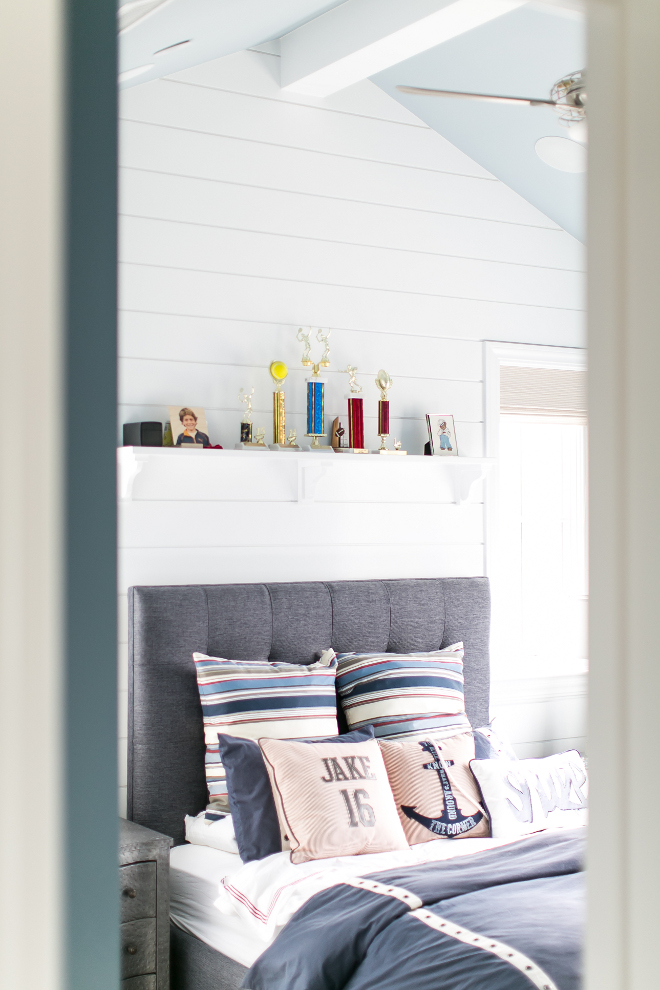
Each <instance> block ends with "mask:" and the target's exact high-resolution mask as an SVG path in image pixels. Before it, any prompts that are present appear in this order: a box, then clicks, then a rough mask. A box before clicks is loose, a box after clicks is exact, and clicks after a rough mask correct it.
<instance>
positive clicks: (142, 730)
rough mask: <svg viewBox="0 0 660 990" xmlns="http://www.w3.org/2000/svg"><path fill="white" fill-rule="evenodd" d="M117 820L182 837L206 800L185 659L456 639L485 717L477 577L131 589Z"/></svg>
mask: <svg viewBox="0 0 660 990" xmlns="http://www.w3.org/2000/svg"><path fill="white" fill-rule="evenodd" d="M128 616H129V641H128V667H129V669H128V692H129V694H128V817H129V818H130V819H132V820H133V821H135V822H138V823H139V824H140V825H146V826H148V827H149V828H153V829H156V831H158V832H163V833H164V834H165V835H171V836H172V838H173V839H174V841H175V843H181V842H183V841H184V823H183V819H184V816H185V815H186V814H188V815H195V814H197V813H198V812H199V811H201V810H202V809H203V808H204V807H205V805H206V802H207V794H206V782H205V777H204V733H203V727H202V710H201V705H200V702H199V695H198V692H197V682H196V678H195V670H194V664H193V661H192V654H193V652H195V651H197V652H199V653H206V654H209V655H211V656H220V657H228V658H230V659H232V660H265V659H268V660H282V661H287V662H289V663H311V662H313V661H314V660H315V659H317V658H318V656H319V654H320V652H321V650H324V649H326V648H327V647H329V646H332V647H333V648H334V649H335V650H337V652H348V651H351V650H358V651H365V652H381V651H385V650H387V651H390V652H392V653H408V652H411V651H414V650H437V649H438V648H439V647H440V646H448V645H449V644H451V643H455V642H457V641H458V640H462V641H463V642H464V643H465V648H466V650H465V702H466V708H467V714H468V717H469V719H470V722H471V723H472V725H474V726H478V725H483V724H484V723H486V722H487V721H488V704H489V691H490V676H489V662H488V638H489V630H490V591H489V585H488V579H487V578H480V577H477V578H430V579H421V580H416V579H415V580H412V579H411V580H400V581H328V582H316V581H313V582H312V581H310V582H301V583H296V584H212V585H178V586H163V587H155V586H149V587H136V588H130V589H129V592H128Z"/></svg>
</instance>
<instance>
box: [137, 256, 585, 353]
mask: <svg viewBox="0 0 660 990" xmlns="http://www.w3.org/2000/svg"><path fill="white" fill-rule="evenodd" d="M120 304H121V307H122V308H126V309H131V310H142V311H146V312H151V313H153V312H160V313H180V314H185V315H190V316H211V317H213V316H217V317H223V318H229V319H236V320H251V321H255V322H259V321H262V320H267V321H270V322H276V323H293V324H297V325H298V326H310V325H311V326H317V327H318V326H322V327H323V326H325V327H327V326H330V327H333V326H336V327H344V328H345V329H352V328H354V329H360V330H375V331H378V330H382V331H386V332H387V331H393V332H399V333H405V332H406V331H408V332H412V333H416V334H420V333H421V334H429V335H435V336H447V337H459V338H463V339H471V340H506V341H511V342H519V343H528V344H547V343H553V344H555V345H557V346H565V347H581V346H584V343H585V339H584V313H582V312H579V311H576V310H562V309H556V308H544V307H541V306H520V305H516V304H513V303H495V302H490V301H482V300H475V299H471V298H470V299H463V298H461V299H457V298H449V297H442V296H420V295H417V294H414V293H405V292H387V291H384V290H381V289H363V288H354V287H346V286H336V285H319V284H317V283H310V282H296V281H286V280H283V279H262V278H256V277H254V276H249V275H218V274H214V273H209V272H199V271H186V270H182V269H171V268H170V269H165V268H162V267H159V266H148V265H132V264H122V265H121V266H120Z"/></svg>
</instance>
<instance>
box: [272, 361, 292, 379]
mask: <svg viewBox="0 0 660 990" xmlns="http://www.w3.org/2000/svg"><path fill="white" fill-rule="evenodd" d="M270 373H271V375H272V377H273V378H275V379H278V380H279V381H281V382H283V381H284V379H285V378H286V376H287V375H288V374H289V369H288V368H287V366H286V365H285V363H284V361H273V363H272V364H271V366H270Z"/></svg>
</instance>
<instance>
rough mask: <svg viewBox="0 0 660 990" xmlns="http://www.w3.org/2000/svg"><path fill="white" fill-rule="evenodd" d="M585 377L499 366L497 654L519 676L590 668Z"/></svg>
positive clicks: (495, 569) (498, 660)
mask: <svg viewBox="0 0 660 990" xmlns="http://www.w3.org/2000/svg"><path fill="white" fill-rule="evenodd" d="M585 377H586V376H585V372H584V371H579V370H570V371H566V370H555V369H545V368H524V367H517V366H503V367H502V368H501V377H500V429H499V499H498V502H499V505H498V512H497V515H498V519H497V534H498V536H497V547H496V553H495V561H494V566H493V575H492V577H493V597H494V609H493V612H494V629H493V655H494V660H495V663H496V664H497V666H499V667H500V668H501V669H502V668H505V669H506V670H507V672H509V673H515V674H516V675H518V676H527V677H530V676H542V675H553V674H569V673H579V672H582V671H585V670H586V669H587V602H588V597H587V596H588V571H587V421H586V411H585V406H586V402H585V391H586V390H585V384H586V383H585Z"/></svg>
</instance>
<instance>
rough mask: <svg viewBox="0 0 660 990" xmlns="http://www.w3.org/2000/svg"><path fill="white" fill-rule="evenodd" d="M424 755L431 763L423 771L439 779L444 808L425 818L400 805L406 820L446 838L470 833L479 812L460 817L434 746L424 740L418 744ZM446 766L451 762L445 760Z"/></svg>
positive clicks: (477, 819) (478, 817)
mask: <svg viewBox="0 0 660 990" xmlns="http://www.w3.org/2000/svg"><path fill="white" fill-rule="evenodd" d="M419 745H420V746H421V747H422V749H423V750H424V752H425V753H428V754H429V756H431V757H432V758H433V759H432V762H431V763H425V764H424V769H425V770H435V772H436V773H437V775H438V777H439V778H440V783H441V785H442V793H443V795H444V799H445V806H444V808H443V810H442V814H441V815H438V817H437V818H427V817H426V816H425V815H418V814H417V812H416V811H415V809H414V808H409V807H407V806H406V805H405V804H402V805H401V811H402V812H403V813H404V815H405V816H406V818H411V819H412V820H413V821H415V822H419V824H420V825H423V826H424V828H427V829H428V830H429V832H434V833H435V834H436V835H443V836H446V837H447V838H453V837H454V836H456V835H463V834H464V833H465V832H470V831H472V829H473V828H475V827H476V826H477V825H478V824H479V822H480V821H481V820H482V818H483V817H484V816H483V814H482V813H481V811H477V812H476V814H474V815H462V814H461V813H460V811H459V810H458V806H457V804H456V798H455V797H454V792H453V791H452V789H451V784H450V783H449V777H448V776H447V773H446V771H445V768H444V766H443V765H442V763H441V762H440V757H439V756H438V753H437V751H436V748H435V746H434V745H433V743H432V742H428V740H424V742H420V744H419ZM445 763H446V765H447V766H451V765H452V763H453V761H452V760H445Z"/></svg>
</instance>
